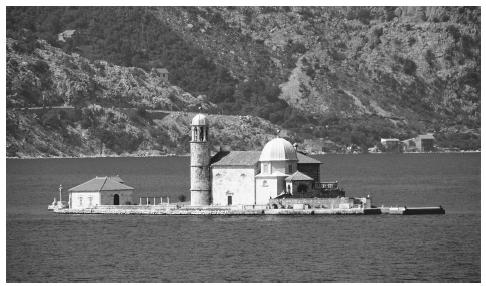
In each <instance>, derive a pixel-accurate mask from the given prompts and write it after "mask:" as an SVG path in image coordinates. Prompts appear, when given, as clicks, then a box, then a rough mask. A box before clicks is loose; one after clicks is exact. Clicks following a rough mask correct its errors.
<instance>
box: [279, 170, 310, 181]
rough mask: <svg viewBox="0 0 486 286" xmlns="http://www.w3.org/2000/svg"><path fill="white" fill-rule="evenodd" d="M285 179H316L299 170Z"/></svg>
mask: <svg viewBox="0 0 486 286" xmlns="http://www.w3.org/2000/svg"><path fill="white" fill-rule="evenodd" d="M285 181H314V179H312V178H311V177H309V176H307V175H306V174H304V173H301V172H299V171H297V172H295V173H293V174H292V175H290V176H288V177H287V178H285Z"/></svg>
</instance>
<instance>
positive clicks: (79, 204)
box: [69, 192, 101, 209]
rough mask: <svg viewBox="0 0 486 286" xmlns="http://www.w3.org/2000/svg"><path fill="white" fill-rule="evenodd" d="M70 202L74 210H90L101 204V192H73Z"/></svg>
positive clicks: (70, 195)
mask: <svg viewBox="0 0 486 286" xmlns="http://www.w3.org/2000/svg"><path fill="white" fill-rule="evenodd" d="M69 200H70V202H69V204H70V206H71V208H73V209H82V208H90V207H94V206H96V205H100V204H101V201H100V193H99V192H71V193H70V194H69Z"/></svg>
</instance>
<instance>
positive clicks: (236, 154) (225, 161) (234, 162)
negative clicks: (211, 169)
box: [211, 151, 260, 166]
mask: <svg viewBox="0 0 486 286" xmlns="http://www.w3.org/2000/svg"><path fill="white" fill-rule="evenodd" d="M258 158H260V151H230V152H228V154H227V155H226V156H224V157H223V158H222V159H220V160H219V161H217V162H215V163H213V164H212V165H211V166H254V165H255V164H257V163H258Z"/></svg>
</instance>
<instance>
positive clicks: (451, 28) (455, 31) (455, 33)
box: [446, 25, 461, 41]
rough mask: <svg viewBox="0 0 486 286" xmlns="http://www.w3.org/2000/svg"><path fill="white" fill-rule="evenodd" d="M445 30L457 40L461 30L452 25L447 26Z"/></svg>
mask: <svg viewBox="0 0 486 286" xmlns="http://www.w3.org/2000/svg"><path fill="white" fill-rule="evenodd" d="M446 31H447V32H448V33H449V34H450V35H451V36H452V38H453V39H454V41H457V40H459V39H460V38H461V32H460V31H459V29H458V28H457V27H456V26H454V25H449V26H447V28H446Z"/></svg>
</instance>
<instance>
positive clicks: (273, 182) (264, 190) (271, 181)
mask: <svg viewBox="0 0 486 286" xmlns="http://www.w3.org/2000/svg"><path fill="white" fill-rule="evenodd" d="M286 176H287V175H285V174H282V175H281V176H279V175H264V174H260V175H258V176H256V180H255V184H256V204H257V205H265V204H267V203H268V200H269V199H270V198H275V197H276V196H277V195H278V194H280V193H282V192H284V191H285V177H286Z"/></svg>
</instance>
